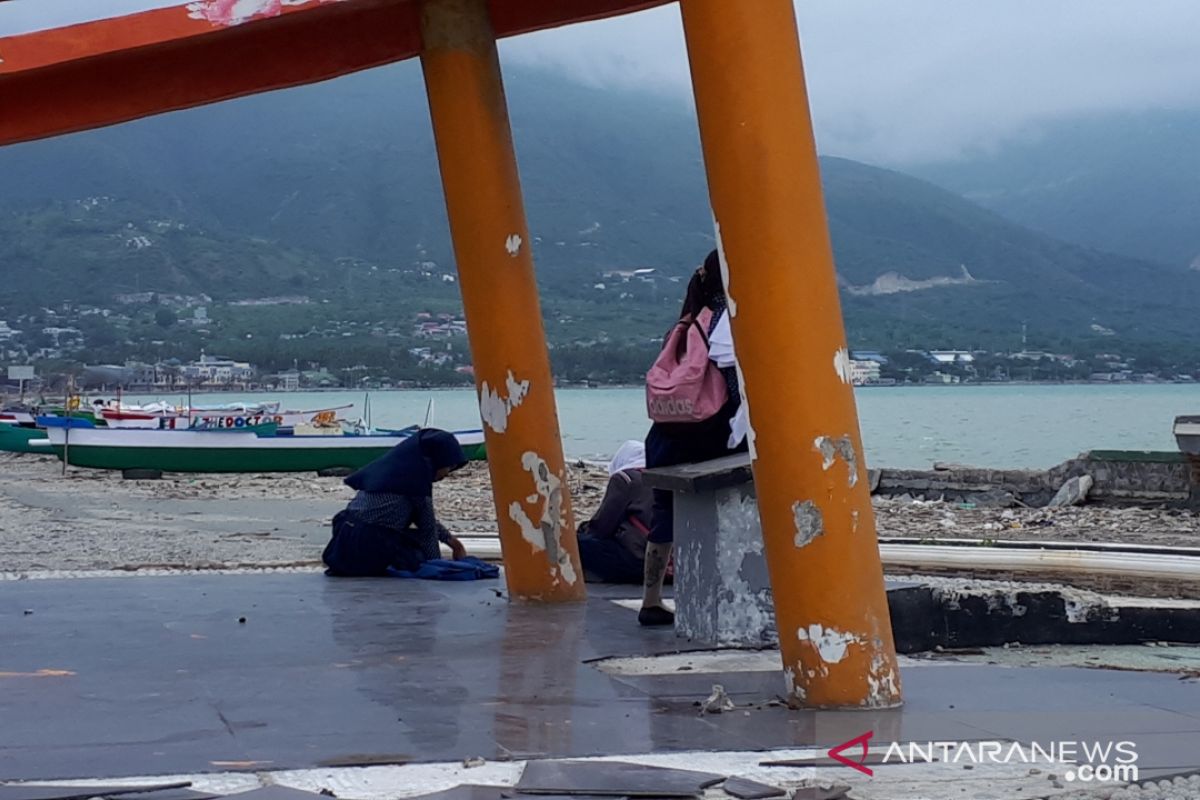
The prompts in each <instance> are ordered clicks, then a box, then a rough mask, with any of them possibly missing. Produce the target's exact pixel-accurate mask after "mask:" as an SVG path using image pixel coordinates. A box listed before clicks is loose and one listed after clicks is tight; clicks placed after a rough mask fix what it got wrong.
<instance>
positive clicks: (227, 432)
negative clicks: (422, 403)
mask: <svg viewBox="0 0 1200 800" xmlns="http://www.w3.org/2000/svg"><path fill="white" fill-rule="evenodd" d="M38 423H39V424H43V425H45V426H46V435H47V438H48V439H49V444H50V447H49V449H50V450H51V451H53V452H54V453H55V454H56V455H58V457H59V458H64V457H65V459H66V460H67V461H68V462H69V463H70V464H72V465H74V466H79V467H93V468H96V469H121V470H125V469H153V470H162V471H164V472H311V471H318V470H323V469H332V468H338V467H341V468H349V469H357V468H358V467H362V466H365V465H366V464H369V463H370V462H372V461H374V460H375V459H377V458H379V457H380V456H382V455H383V454H384V453H386V452H388V451H389V450H390V449H391V448H393V447H395V446H396V445H398V444H400V443H401V442H403V441H404V440H405V439H407V438H409V437H410V436H412V435H413V434H414V433H416V432H417V431H419V430H420V428H418V427H416V426H413V427H411V428H405V429H404V430H398V431H386V432H379V433H371V434H365V435H354V434H344V433H341V432H340V431H339V433H338V434H337V435H316V436H296V435H292V434H289V433H285V432H283V431H280V430H279V428H278V426H276V425H274V424H267V425H261V426H257V427H250V428H246V427H242V428H214V429H207V430H205V429H195V428H193V429H186V430H184V429H181V430H153V429H145V428H142V429H138V428H126V429H121V428H97V427H94V426H92V425H91V423H89V422H86V421H84V420H79V419H71V420H68V419H66V418H63V417H41V418H39V419H38ZM453 434H454V436H455V438H457V439H458V441H459V443H460V444H462V446H463V451H464V452H465V453H466V455H467V458H468V459H470V460H482V459H484V458H486V450H485V448H484V442H483V431H480V430H473V431H453Z"/></svg>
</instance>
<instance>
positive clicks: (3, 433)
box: [0, 422, 50, 453]
mask: <svg viewBox="0 0 1200 800" xmlns="http://www.w3.org/2000/svg"><path fill="white" fill-rule="evenodd" d="M35 442H42V444H41V445H40V446H39V445H37V444H34V443H35ZM49 444H50V442H48V441H47V440H46V432H45V431H44V430H41V429H40V428H31V427H29V426H27V425H12V424H10V423H7V422H0V451H3V452H5V453H49V452H50V448H49V447H48V446H47V445H49Z"/></svg>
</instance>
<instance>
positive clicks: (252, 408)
mask: <svg viewBox="0 0 1200 800" xmlns="http://www.w3.org/2000/svg"><path fill="white" fill-rule="evenodd" d="M352 408H354V405H353V404H350V405H344V406H332V407H330V408H316V409H312V410H310V411H289V410H282V411H281V410H280V408H279V403H267V404H261V405H228V406H211V407H207V408H202V407H197V408H192V409H188V408H186V407H180V408H177V407H175V406H170V405H167V404H165V403H156V404H154V405H150V406H124V405H122V406H105V407H101V408H100V409H99V411H98V416H99V418H100V419H102V420H103V421H104V422H105V424H107V425H108V427H110V428H160V429H166V430H181V429H188V428H204V429H206V430H207V429H212V428H221V429H236V428H248V427H249V428H252V427H254V426H256V425H266V424H270V423H274V424H275V425H280V426H283V427H295V426H297V425H322V424H324V425H332V424H333V423H334V422H335V421H336V420H337V418H338V415H339V413H340V412H344V411H348V410H349V409H352Z"/></svg>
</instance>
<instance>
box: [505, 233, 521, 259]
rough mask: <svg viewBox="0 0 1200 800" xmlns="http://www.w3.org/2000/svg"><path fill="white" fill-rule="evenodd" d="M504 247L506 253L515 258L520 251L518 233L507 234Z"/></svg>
mask: <svg viewBox="0 0 1200 800" xmlns="http://www.w3.org/2000/svg"><path fill="white" fill-rule="evenodd" d="M504 249H505V250H506V251H508V255H509V256H510V257H512V258H516V257H517V254H518V253H520V252H521V236H520V234H517V233H514V234H513V235H512V236H509V237H508V238H507V239H505V240H504Z"/></svg>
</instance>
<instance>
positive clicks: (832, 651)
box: [796, 623, 862, 664]
mask: <svg viewBox="0 0 1200 800" xmlns="http://www.w3.org/2000/svg"><path fill="white" fill-rule="evenodd" d="M796 636H797V637H798V638H799V639H800V641H802V642H808V643H809V644H811V645H812V646H813V648H814V649H815V650H816V651H817V655H819V656H820V657H821V660H822V661H824V662H825V663H826V664H837V663H839V662H840V661H841V660H842V659H843V658H845V657H846V651H847V650H849V648H850V645H852V644H858V645H861V644H862V639H861V638H860V637H858V636H855V635H854V634H852V633H843V632H841V631H837V630H834V629H832V628H828V629H826V628H824V627H822V626H821V625H819V624H816V623H814V624H812V625H809V626H808V630H805V629H804V628H800V629H798V630H797V631H796Z"/></svg>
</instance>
